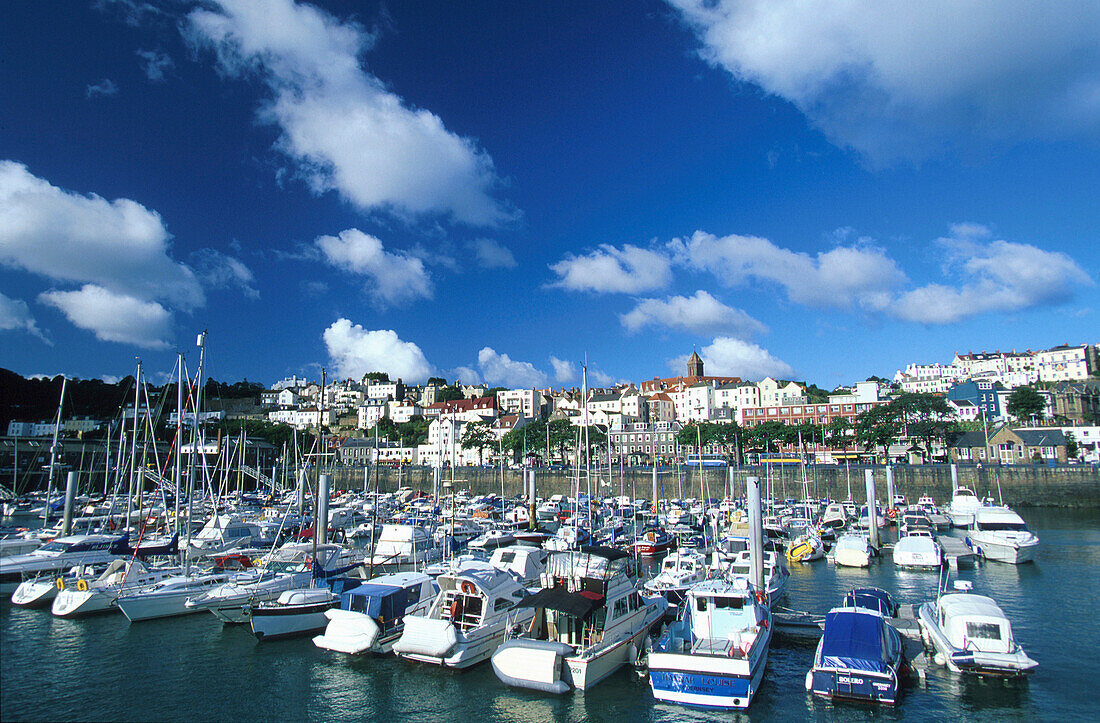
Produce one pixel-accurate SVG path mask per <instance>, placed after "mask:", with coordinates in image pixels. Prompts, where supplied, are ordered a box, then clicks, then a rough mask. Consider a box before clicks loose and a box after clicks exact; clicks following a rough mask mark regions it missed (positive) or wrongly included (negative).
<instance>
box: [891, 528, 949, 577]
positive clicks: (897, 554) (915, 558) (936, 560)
mask: <svg viewBox="0 0 1100 723" xmlns="http://www.w3.org/2000/svg"><path fill="white" fill-rule="evenodd" d="M894 564H895V565H897V566H898V567H907V568H922V569H939V567H940V566H941V565H942V564H943V550H942V549H940V546H939V544H937V543H936V540H935V538H934V537H932V533H931V532H929V531H927V530H913V531H911V532H910V533H909V534H907V535H905V537H902V538H901V539H900V540H898V541H897V543H896V544H895V545H894Z"/></svg>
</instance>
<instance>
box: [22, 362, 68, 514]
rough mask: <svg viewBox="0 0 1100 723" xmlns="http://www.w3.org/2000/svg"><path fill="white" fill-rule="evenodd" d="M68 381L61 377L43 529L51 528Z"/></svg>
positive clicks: (47, 480) (47, 481)
mask: <svg viewBox="0 0 1100 723" xmlns="http://www.w3.org/2000/svg"><path fill="white" fill-rule="evenodd" d="M68 381H69V380H68V378H67V377H64V376H63V377H61V401H59V402H58V403H57V419H56V420H55V421H54V425H53V444H51V445H50V470H49V472H48V473H47V479H46V509H45V510H43V512H42V517H43V522H42V526H43V527H49V526H50V497H51V495H52V494H53V471H54V467H55V466H56V465H57V438H58V435H59V434H60V433H61V410H62V408H63V407H64V406H65V385H66V384H67V383H68ZM12 494H15V487H14V486H13V487H12Z"/></svg>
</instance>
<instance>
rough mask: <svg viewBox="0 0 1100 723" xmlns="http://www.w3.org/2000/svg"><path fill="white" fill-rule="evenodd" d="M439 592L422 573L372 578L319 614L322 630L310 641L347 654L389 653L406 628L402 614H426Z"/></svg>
mask: <svg viewBox="0 0 1100 723" xmlns="http://www.w3.org/2000/svg"><path fill="white" fill-rule="evenodd" d="M438 594H439V587H438V586H437V585H436V584H435V583H434V581H433V580H432V579H431V578H429V577H428V576H427V575H425V574H424V573H419V572H398V573H394V574H392V575H381V576H379V577H376V578H373V579H372V580H370V581H369V582H364V583H362V584H360V585H357V586H356V587H354V588H351V589H349V590H345V591H343V592H342V593H340V595H339V597H338V605H337V606H336V607H332V608H329V609H328V610H326V611H324V612H323V613H322V615H323V617H324V619H325V622H326V625H325V626H324V628H323V629H324V633H323V634H322V635H318V636H316V637H314V638H313V644H314V645H316V646H317V647H318V648H324V649H325V650H332V651H335V652H338V653H346V654H348V655H361V654H363V653H374V654H378V655H381V654H384V653H389V652H390V651H391V650H392V649H393V644H394V643H396V642H397V641H398V640H399V639H400V638H401V633H402V632H404V630H405V616H406V615H423V614H425V613H427V612H428V610H429V609H430V608H431V605H432V602H433V601H434V600H435V598H436V596H437V595H438Z"/></svg>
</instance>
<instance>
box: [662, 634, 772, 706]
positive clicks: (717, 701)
mask: <svg viewBox="0 0 1100 723" xmlns="http://www.w3.org/2000/svg"><path fill="white" fill-rule="evenodd" d="M768 649H769V646H767V645H765V646H763V649H762V650H761V653H760V655H759V656H758V657H757V658H756V659H755V661H752V660H744V659H740V660H737V659H732V658H730V659H722V658H716V657H713V656H697V655H689V654H684V653H650V656H649V666H650V669H649V684H650V688H651V689H652V690H653V697H654V698H656V699H657V700H660V701H664V702H667V703H677V704H679V705H685V706H690V707H694V708H715V709H721V710H743V709H745V708H748V707H749V704H750V703H752V699H753V696H754V695H755V694H756V691H757V690H759V689H760V683H761V681H762V680H763V677H764V668H765V667H766V666H767V662H768Z"/></svg>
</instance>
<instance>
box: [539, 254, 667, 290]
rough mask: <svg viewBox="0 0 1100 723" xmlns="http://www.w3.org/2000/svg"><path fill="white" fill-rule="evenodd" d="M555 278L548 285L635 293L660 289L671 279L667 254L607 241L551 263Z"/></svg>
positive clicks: (569, 288)
mask: <svg viewBox="0 0 1100 723" xmlns="http://www.w3.org/2000/svg"><path fill="white" fill-rule="evenodd" d="M550 269H551V271H553V272H554V273H556V274H557V275H558V277H559V278H558V280H557V281H555V282H553V283H552V284H550V285H551V286H555V287H560V288H563V289H567V290H569V291H595V292H601V293H623V294H637V293H642V292H645V291H654V290H657V289H663V288H665V287H666V286H668V284H669V283H670V282H671V280H672V262H671V259H670V258H669V256H668V254H666V253H664V252H662V251H658V250H653V249H644V248H639V247H637V246H631V245H630V244H626V245H624V246H623V247H622V248H617V247H615V246H611V245H608V244H604V245H601V246H600V247H599V248H598V249H596V250H594V251H592V252H590V253H588V254H586V255H584V256H574V255H567V256H566V257H565V258H564V259H562V260H561V261H558V262H557V263H555V264H552V265H551V266H550Z"/></svg>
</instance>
